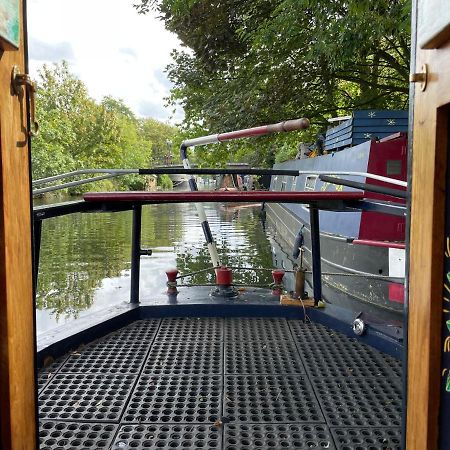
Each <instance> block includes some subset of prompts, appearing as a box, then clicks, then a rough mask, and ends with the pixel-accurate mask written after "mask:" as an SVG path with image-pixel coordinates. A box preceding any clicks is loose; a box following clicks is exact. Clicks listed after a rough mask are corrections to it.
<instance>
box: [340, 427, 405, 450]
mask: <svg viewBox="0 0 450 450" xmlns="http://www.w3.org/2000/svg"><path fill="white" fill-rule="evenodd" d="M332 432H333V437H334V441H335V443H336V446H337V448H338V449H342V450H344V449H345V450H401V447H402V446H401V442H402V434H401V430H400V428H333V429H332Z"/></svg>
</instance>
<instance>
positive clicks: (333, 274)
mask: <svg viewBox="0 0 450 450" xmlns="http://www.w3.org/2000/svg"><path fill="white" fill-rule="evenodd" d="M215 269H217V267H207V268H206V269H201V270H197V271H196V272H189V273H186V274H183V275H178V276H177V280H178V279H181V278H186V277H191V276H193V275H197V274H199V273H204V272H208V271H210V270H215ZM229 269H234V270H253V271H262V272H272V270H274V269H269V268H267V267H239V266H229ZM283 270H284V271H285V272H286V273H296V272H297V271H296V270H288V269H283ZM305 273H309V274H312V270H305ZM322 275H326V276H330V277H356V278H367V279H370V280H372V279H373V280H404V277H390V276H389V275H376V274H373V275H363V274H359V273H344V272H322ZM198 286H200V285H198Z"/></svg>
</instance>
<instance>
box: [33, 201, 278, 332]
mask: <svg viewBox="0 0 450 450" xmlns="http://www.w3.org/2000/svg"><path fill="white" fill-rule="evenodd" d="M205 209H206V214H207V217H208V220H209V223H210V226H211V230H212V233H213V235H214V237H215V239H216V242H217V247H218V251H219V254H220V257H221V262H222V263H223V264H227V265H230V266H241V267H260V268H261V267H266V268H271V267H272V266H273V259H272V249H271V238H270V236H271V235H270V232H268V231H266V230H265V229H264V226H263V224H262V222H261V220H260V215H259V212H260V207H259V206H258V207H255V206H254V207H245V206H244V207H242V206H241V207H233V206H225V205H220V204H206V205H205ZM131 224H132V214H131V212H129V211H127V212H121V213H103V214H72V215H68V216H63V217H58V218H53V219H48V220H46V221H45V222H44V223H43V229H42V246H41V256H40V270H39V283H38V293H37V312H36V319H37V331H38V334H40V333H43V332H45V331H48V330H50V329H53V328H55V327H57V326H60V325H63V324H64V323H67V322H69V321H73V320H76V319H77V318H78V317H80V316H82V315H85V314H89V313H91V312H92V311H94V310H99V309H103V308H105V307H107V306H110V305H114V304H118V303H122V302H126V301H129V296H130V291H129V285H130V255H131V245H130V244H131ZM142 247H143V248H150V249H152V250H153V254H152V255H151V256H144V257H142V259H141V298H142V299H143V300H145V299H150V298H151V297H152V295H155V294H159V293H161V292H164V291H165V289H166V285H165V283H166V276H165V271H166V270H167V269H168V268H173V267H177V268H178V270H179V271H180V273H183V274H184V273H188V272H195V271H198V270H200V269H203V268H206V267H208V266H211V262H210V260H209V254H208V250H207V247H206V244H205V241H204V237H203V232H202V228H201V225H200V223H199V220H198V217H197V215H196V210H195V207H194V205H193V204H165V205H149V206H145V207H144V208H143V212H142ZM234 279H235V282H236V283H247V284H264V285H269V283H270V282H271V281H272V280H271V276H270V273H268V272H263V271H262V272H252V271H235V274H234ZM212 281H213V275H212V273H201V274H198V275H194V276H192V277H189V278H188V279H186V280H183V282H188V283H210V282H212Z"/></svg>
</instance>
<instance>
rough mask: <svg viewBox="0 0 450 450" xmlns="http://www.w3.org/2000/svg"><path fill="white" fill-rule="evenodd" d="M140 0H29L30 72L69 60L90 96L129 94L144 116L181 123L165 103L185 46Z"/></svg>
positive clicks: (137, 111)
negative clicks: (175, 58) (171, 71)
mask: <svg viewBox="0 0 450 450" xmlns="http://www.w3.org/2000/svg"><path fill="white" fill-rule="evenodd" d="M133 3H136V0H28V2H27V4H28V41H29V42H28V47H29V65H30V74H31V76H32V77H33V78H34V79H37V75H38V70H39V68H40V67H42V65H43V64H50V63H52V62H60V61H62V60H66V61H68V63H69V69H70V71H71V72H72V73H74V74H75V75H76V76H77V77H78V78H80V79H81V80H82V81H83V82H84V83H85V85H86V86H87V88H88V91H89V94H90V96H91V97H93V98H95V99H96V100H101V99H102V97H104V96H105V95H111V96H113V97H115V98H120V99H122V100H124V102H125V103H126V105H127V106H129V107H130V108H131V109H132V110H133V112H134V113H135V114H136V115H137V116H139V117H153V118H155V119H158V120H161V121H163V122H168V121H169V122H171V123H176V122H179V121H180V120H181V119H182V116H183V113H182V111H181V110H177V111H176V112H175V114H174V113H173V111H172V108H166V107H165V101H164V97H166V96H167V95H168V94H169V89H170V87H171V84H170V82H169V80H168V79H167V76H166V74H165V73H164V69H165V67H166V66H167V65H168V64H169V63H170V62H171V57H170V52H171V51H172V49H174V48H180V43H179V41H178V39H177V37H176V36H175V35H174V34H172V33H170V32H169V31H167V30H165V28H164V24H163V22H162V21H160V20H158V19H157V17H156V15H155V14H152V13H149V14H147V15H139V14H138V13H137V12H136V10H135V9H134V8H133Z"/></svg>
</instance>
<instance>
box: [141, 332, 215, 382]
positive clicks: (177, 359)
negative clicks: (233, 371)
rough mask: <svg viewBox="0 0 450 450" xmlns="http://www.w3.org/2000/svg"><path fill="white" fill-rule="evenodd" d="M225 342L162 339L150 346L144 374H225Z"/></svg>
mask: <svg viewBox="0 0 450 450" xmlns="http://www.w3.org/2000/svg"><path fill="white" fill-rule="evenodd" d="M222 347H223V344H222V342H211V341H202V340H196V341H193V340H187V341H182V340H180V341H166V340H163V341H162V342H161V341H160V340H158V342H155V343H154V344H153V346H152V348H151V349H150V352H149V354H148V357H147V360H146V362H145V365H144V367H143V371H142V372H143V374H144V375H207V374H217V375H221V374H222V372H223V348H222Z"/></svg>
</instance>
